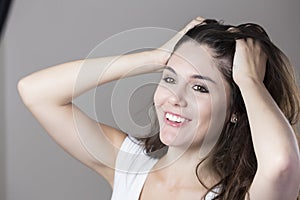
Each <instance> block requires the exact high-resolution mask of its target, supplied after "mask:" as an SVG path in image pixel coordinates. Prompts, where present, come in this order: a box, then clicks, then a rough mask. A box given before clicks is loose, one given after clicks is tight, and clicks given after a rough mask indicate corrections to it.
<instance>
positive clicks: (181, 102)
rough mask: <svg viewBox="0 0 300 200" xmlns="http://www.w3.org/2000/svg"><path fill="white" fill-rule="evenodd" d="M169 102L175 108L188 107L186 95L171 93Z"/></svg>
mask: <svg viewBox="0 0 300 200" xmlns="http://www.w3.org/2000/svg"><path fill="white" fill-rule="evenodd" d="M168 102H169V103H170V104H171V105H173V106H179V107H186V106H187V101H186V98H185V95H184V93H178V92H174V91H172V92H170V95H169V98H168Z"/></svg>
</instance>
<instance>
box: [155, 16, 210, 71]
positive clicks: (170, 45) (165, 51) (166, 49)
mask: <svg viewBox="0 0 300 200" xmlns="http://www.w3.org/2000/svg"><path fill="white" fill-rule="evenodd" d="M204 20H205V19H204V18H203V17H200V16H199V17H197V18H195V19H193V20H192V21H190V22H189V23H188V24H187V25H186V26H185V27H184V28H183V29H182V30H180V31H179V32H177V33H176V35H175V36H174V37H172V38H171V39H170V40H169V41H168V42H166V43H165V44H164V45H162V46H161V47H160V48H158V49H156V50H155V52H156V53H158V57H159V61H160V63H161V64H162V65H165V64H166V63H167V61H168V60H169V57H170V55H171V53H172V52H173V49H174V47H175V45H176V44H177V42H178V41H179V40H180V39H181V38H182V37H183V36H184V35H185V34H186V33H187V32H188V31H189V30H190V29H192V28H193V27H195V26H196V25H198V24H200V23H202V22H203V21H204Z"/></svg>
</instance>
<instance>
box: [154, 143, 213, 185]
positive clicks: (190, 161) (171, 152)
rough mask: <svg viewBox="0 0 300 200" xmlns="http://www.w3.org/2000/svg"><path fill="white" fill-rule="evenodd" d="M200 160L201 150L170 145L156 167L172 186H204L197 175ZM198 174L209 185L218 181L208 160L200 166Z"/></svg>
mask: <svg viewBox="0 0 300 200" xmlns="http://www.w3.org/2000/svg"><path fill="white" fill-rule="evenodd" d="M200 161H201V158H200V153H199V150H192V149H188V150H182V149H179V148H176V147H169V149H168V152H167V154H166V155H165V156H163V157H162V158H161V159H160V160H159V162H158V163H157V165H156V167H155V169H156V170H158V173H159V174H160V176H161V177H162V179H163V180H165V181H166V184H167V185H169V186H171V187H172V186H174V187H175V186H177V187H178V186H179V187H202V185H201V184H200V182H199V180H198V178H197V176H196V168H197V165H198V164H199V163H200ZM198 174H200V177H201V180H202V181H204V183H205V184H207V186H210V185H213V184H215V183H216V180H217V179H215V178H214V176H213V172H212V171H211V170H210V167H209V166H208V162H207V161H204V162H203V163H202V164H201V165H200V166H199V168H198Z"/></svg>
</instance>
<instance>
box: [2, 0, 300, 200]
mask: <svg viewBox="0 0 300 200" xmlns="http://www.w3.org/2000/svg"><path fill="white" fill-rule="evenodd" d="M299 10H300V1H299V0H286V1H282V0H252V1H247V0H244V1H242V0H240V1H236V0H226V1H219V0H210V1H201V0H189V1H183V0H181V1H179V0H164V1H156V0H154V1H143V0H127V1H126V0H125V1H115V0H110V1H103V0H102V1H101V0H84V1H74V0H63V1H62V0H51V1H49V0H47V1H46V0H26V1H25V0H23V1H22V0H15V2H14V4H13V5H12V10H11V13H10V18H9V20H8V23H7V29H6V32H5V35H4V38H3V40H2V42H1V48H0V64H1V68H0V92H1V98H0V115H1V120H0V127H1V134H0V199H1V200H20V199H22V200H40V199H43V200H53V199H55V200H68V199H70V200H71V199H72V200H79V199H89V200H92V199H98V200H99V199H109V198H110V195H111V190H110V188H109V186H108V185H107V183H106V182H105V181H104V180H103V179H102V178H101V177H99V176H98V175H97V174H96V173H94V172H92V171H91V170H89V169H88V168H86V167H85V166H83V165H82V164H81V163H79V162H78V161H76V160H75V159H73V158H72V157H70V156H69V155H68V154H67V153H65V152H64V151H63V150H62V149H61V148H60V147H59V146H58V145H56V144H55V143H54V142H53V141H52V140H51V138H50V137H49V136H48V135H47V134H46V133H45V131H44V130H43V129H42V128H41V126H40V125H39V124H38V123H37V122H36V120H35V119H34V118H33V117H32V115H31V114H30V113H29V112H28V111H27V110H26V108H25V107H24V105H23V104H22V103H21V100H20V98H19V96H18V94H17V90H16V85H17V82H18V80H19V79H20V78H21V77H24V76H25V75H27V74H29V73H31V72H34V71H36V70H40V69H43V68H45V67H47V66H52V65H55V64H58V63H62V62H66V61H70V60H75V59H80V58H84V57H86V56H87V55H88V53H89V52H90V51H91V50H92V49H93V48H94V47H95V46H96V45H97V44H98V43H100V42H101V41H103V40H105V39H106V38H108V37H109V36H111V35H113V34H116V33H119V32H122V31H124V30H127V29H132V28H137V27H144V26H152V27H165V28H170V29H174V30H179V29H180V28H181V27H183V26H184V25H185V24H186V23H187V22H189V21H190V20H191V19H192V18H194V17H196V16H198V15H202V16H205V17H206V18H217V19H224V20H225V22H227V23H232V24H237V23H242V22H249V21H251V22H257V23H259V24H261V25H262V26H263V27H265V28H266V30H267V31H268V33H269V34H270V36H271V38H272V40H273V41H274V43H275V44H277V45H278V46H279V47H280V48H281V49H282V50H283V51H284V52H285V53H286V54H287V55H288V57H289V58H290V59H291V62H292V63H293V64H294V65H295V66H296V68H297V70H298V72H299V71H300V68H299V66H300V56H299V52H300V37H299V35H300V23H299V21H300V12H299ZM114 48H115V49H117V48H118V47H117V46H116V47H112V49H114ZM103 53H104V54H105V52H103ZM111 88H112V86H111V85H107V86H104V87H103V88H102V91H103V92H104V94H105V95H104V96H109V94H110V93H109V91H110V89H111ZM150 93H151V90H150ZM102 101H103V103H102V107H101V106H100V108H98V109H99V110H100V111H99V112H101V111H102V110H103V112H102V114H103V113H104V114H103V115H101V117H99V118H101V120H103V121H105V122H107V123H109V124H111V125H114V124H115V122H114V121H113V118H112V115H111V114H109V112H110V111H109V109H108V108H110V104H109V101H110V100H109V98H103V99H102ZM80 102H81V104H82V107H83V108H85V107H86V108H87V109H89V108H88V105H86V104H87V103H85V100H79V103H80ZM107 105H108V106H107ZM87 112H89V111H87Z"/></svg>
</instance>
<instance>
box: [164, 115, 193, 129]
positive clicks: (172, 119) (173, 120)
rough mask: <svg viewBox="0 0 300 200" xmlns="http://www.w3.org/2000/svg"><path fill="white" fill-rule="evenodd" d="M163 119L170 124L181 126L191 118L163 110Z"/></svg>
mask: <svg viewBox="0 0 300 200" xmlns="http://www.w3.org/2000/svg"><path fill="white" fill-rule="evenodd" d="M164 121H165V123H166V124H168V125H170V126H173V127H181V126H183V125H184V124H186V123H187V122H189V121H191V120H190V119H187V118H185V117H182V116H180V115H178V114H175V113H170V112H165V117H164Z"/></svg>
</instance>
